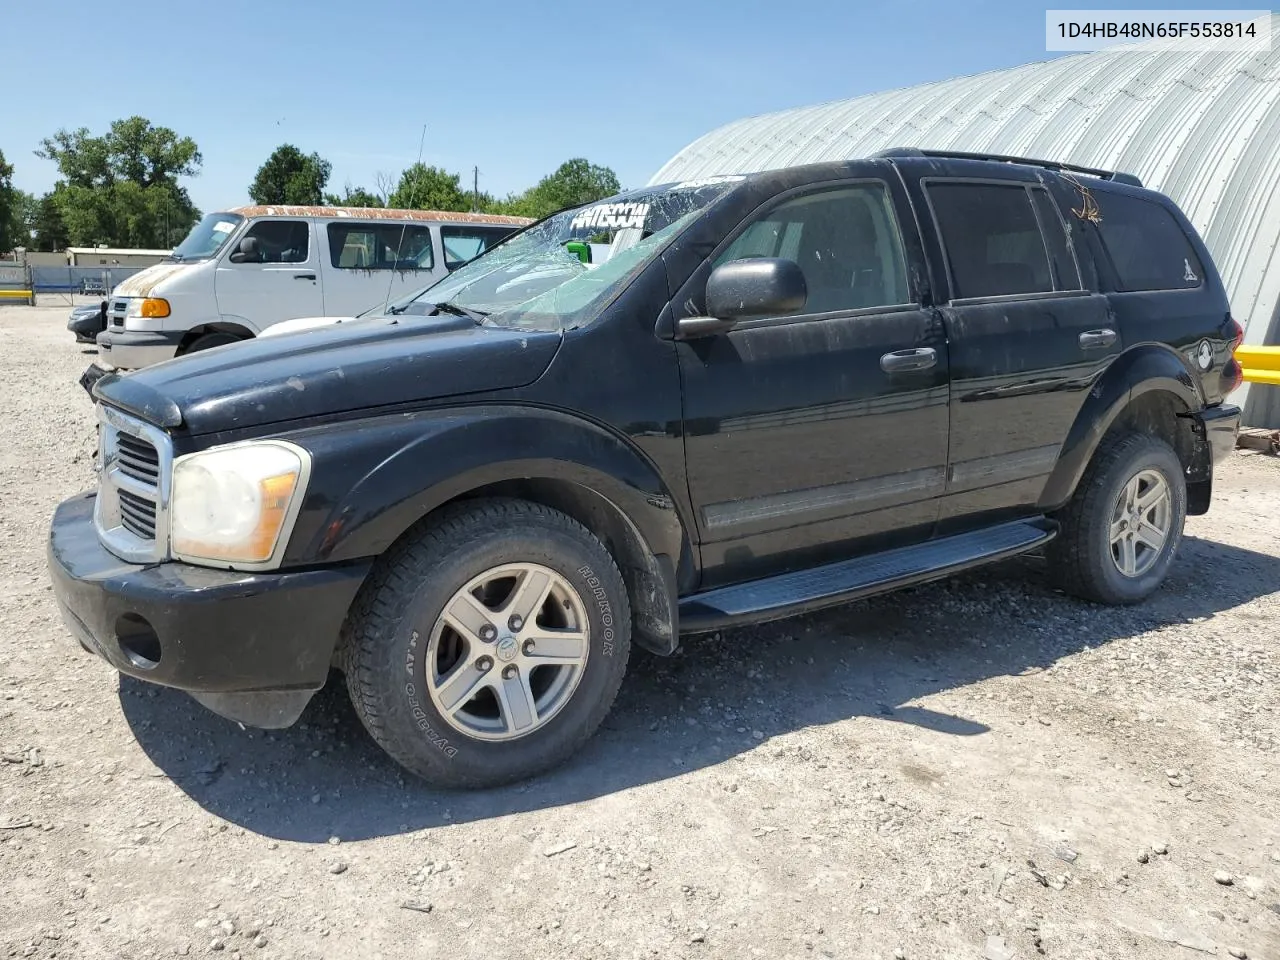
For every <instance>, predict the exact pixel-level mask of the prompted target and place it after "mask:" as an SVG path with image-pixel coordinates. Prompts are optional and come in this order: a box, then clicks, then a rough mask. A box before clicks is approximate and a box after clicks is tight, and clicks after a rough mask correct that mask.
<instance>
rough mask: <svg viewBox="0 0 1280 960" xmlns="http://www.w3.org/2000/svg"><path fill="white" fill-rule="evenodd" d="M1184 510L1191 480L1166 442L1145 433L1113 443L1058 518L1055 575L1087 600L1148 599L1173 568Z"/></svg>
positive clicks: (1053, 560) (1051, 554)
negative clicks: (1187, 478) (1184, 473)
mask: <svg viewBox="0 0 1280 960" xmlns="http://www.w3.org/2000/svg"><path fill="white" fill-rule="evenodd" d="M1186 515H1187V486H1186V478H1185V476H1184V475H1183V471H1182V464H1181V463H1180V462H1179V460H1178V456H1177V454H1176V453H1174V452H1173V448H1172V447H1170V446H1169V444H1167V443H1166V442H1165V441H1163V440H1161V439H1160V438H1159V437H1155V436H1151V435H1149V434H1140V433H1132V434H1125V435H1122V436H1119V437H1116V438H1114V439H1112V440H1108V441H1106V442H1105V443H1104V445H1103V446H1102V447H1101V448H1100V449H1099V450H1098V452H1097V453H1096V454H1095V455H1094V459H1093V462H1092V463H1090V465H1089V468H1088V470H1086V471H1085V475H1084V476H1083V477H1082V478H1081V480H1080V484H1079V486H1078V487H1077V488H1076V493H1075V496H1074V497H1073V498H1072V499H1071V501H1070V502H1069V503H1068V504H1067V506H1066V507H1065V508H1063V510H1062V511H1061V512H1060V514H1059V516H1058V518H1057V519H1058V520H1059V522H1060V523H1061V530H1060V532H1059V534H1058V537H1057V538H1056V539H1055V540H1054V541H1053V542H1052V543H1051V544H1050V546H1049V551H1048V552H1049V559H1050V563H1051V569H1052V571H1053V574H1054V576H1055V578H1056V579H1057V581H1058V582H1059V584H1060V585H1061V586H1062V588H1063V589H1064V590H1066V591H1067V592H1069V593H1073V594H1075V595H1076V596H1079V597H1083V598H1085V599H1087V600H1094V601H1096V602H1098V603H1106V604H1125V603H1136V602H1138V601H1141V600H1145V599H1146V598H1147V597H1149V596H1150V595H1151V594H1152V593H1154V592H1155V591H1156V590H1157V589H1158V588H1159V587H1160V585H1161V584H1162V583H1163V582H1164V579H1165V577H1166V576H1167V575H1168V573H1169V567H1170V566H1171V565H1172V564H1173V559H1174V556H1175V555H1176V553H1177V551H1178V545H1179V544H1180V543H1181V540H1182V528H1183V523H1184V522H1185V520H1186Z"/></svg>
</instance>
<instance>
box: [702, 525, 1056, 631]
mask: <svg viewBox="0 0 1280 960" xmlns="http://www.w3.org/2000/svg"><path fill="white" fill-rule="evenodd" d="M1057 532H1058V525H1057V524H1056V523H1054V522H1053V521H1052V520H1049V519H1046V518H1043V517H1042V518H1037V519H1035V520H1020V521H1018V522H1016V523H1005V524H1001V525H1000V526H997V527H987V528H986V529H983V530H975V531H973V532H971V533H962V534H958V535H956V536H952V537H944V538H942V539H940V540H929V541H926V542H925V543H920V544H916V545H914V546H910V547H898V548H897V549H895V550H886V551H885V552H883V553H873V554H871V555H869V556H864V557H856V558H854V559H852V560H841V561H839V562H837V563H828V564H825V565H824V566H821V567H814V568H812V569H809V570H797V571H796V572H794V573H784V574H781V575H780V576H776V577H768V578H766V579H764V580H753V581H751V582H750V583H740V584H735V585H733V586H729V587H717V588H715V589H714V590H708V591H706V592H705V593H695V594H693V595H692V596H689V597H685V598H684V599H683V600H681V601H680V632H681V633H682V634H691V633H706V632H708V631H710V630H721V629H724V628H726V627H735V626H739V625H742V624H747V623H762V622H764V621H767V620H779V619H782V618H783V617H792V616H795V615H796V614H800V613H808V612H810V611H813V610H821V609H822V608H823V607H831V606H835V605H837V604H841V603H847V602H849V601H850V600H859V599H861V598H862V597H869V596H871V595H872V594H876V593H886V592H888V591H890V590H896V589H898V588H899V587H906V586H911V585H912V584H917V583H925V582H927V581H929V580H938V579H941V578H942V577H947V576H950V575H951V574H953V573H959V572H960V571H961V570H966V569H968V568H969V567H976V566H979V565H981V564H984V563H991V562H992V561H994V560H1003V559H1004V558H1005V557H1012V556H1016V555H1017V554H1020V553H1026V552H1027V551H1028V550H1034V549H1035V548H1036V547H1039V546H1041V545H1042V544H1045V543H1048V542H1049V541H1050V540H1052V539H1053V538H1054V536H1056V535H1057Z"/></svg>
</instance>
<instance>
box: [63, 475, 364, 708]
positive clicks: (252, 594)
mask: <svg viewBox="0 0 1280 960" xmlns="http://www.w3.org/2000/svg"><path fill="white" fill-rule="evenodd" d="M93 503H94V494H91V493H90V494H81V495H80V496H78V497H73V498H72V499H70V500H67V501H65V502H63V503H62V504H60V505H59V506H58V508H57V510H56V511H55V513H54V516H53V523H52V526H51V528H50V531H49V544H48V563H49V572H50V575H51V577H52V580H53V589H54V595H55V597H56V598H57V601H58V609H59V612H60V613H61V614H62V618H63V620H64V621H65V622H66V624H67V626H68V627H69V628H70V630H71V632H72V633H73V634H74V635H75V637H76V639H77V640H78V641H79V642H80V645H81V646H82V647H84V648H85V650H87V651H88V652H90V653H93V654H95V655H97V656H99V657H101V658H102V659H104V660H106V661H107V662H108V663H109V664H111V665H112V666H113V667H115V668H116V670H118V671H120V672H121V673H124V674H128V675H129V676H131V677H136V678H138V679H140V680H147V681H150V682H152V683H158V684H162V685H163V686H167V687H176V688H178V689H180V690H185V691H187V692H188V693H190V694H191V695H192V696H194V697H195V698H196V700H198V701H200V702H201V703H202V704H204V705H205V706H206V707H208V708H209V709H211V710H213V711H214V712H216V713H219V714H222V715H223V716H225V717H228V718H230V719H232V720H237V721H239V722H241V723H244V724H248V725H251V726H260V727H285V726H288V725H289V724H291V723H293V722H294V721H295V720H296V719H297V718H298V715H299V714H301V713H302V710H303V708H304V707H305V706H306V705H307V702H308V701H309V700H310V699H311V696H312V694H313V693H315V691H316V690H318V689H320V687H322V686H323V685H324V682H325V679H326V677H327V676H328V672H329V665H330V662H331V660H332V657H333V651H334V647H335V646H336V644H337V639H338V631H339V629H340V627H341V625H342V621H343V620H344V618H345V617H346V615H347V610H348V608H349V607H350V606H351V602H352V600H354V599H355V595H356V591H357V590H359V588H360V584H361V583H363V582H364V578H365V575H366V574H367V573H368V571H369V564H368V563H357V564H346V565H341V566H333V567H325V568H321V569H315V570H305V571H290V572H282V573H237V572H234V571H229V570H212V569H208V568H205V567H196V566H191V565H189V564H183V563H161V564H153V565H151V566H139V565H136V564H130V563H125V562H124V561H123V560H120V559H119V558H117V557H116V556H114V555H113V554H111V553H108V552H107V550H106V549H105V548H104V547H103V546H102V544H101V543H100V542H99V541H98V535H97V531H96V529H95V528H94V524H93Z"/></svg>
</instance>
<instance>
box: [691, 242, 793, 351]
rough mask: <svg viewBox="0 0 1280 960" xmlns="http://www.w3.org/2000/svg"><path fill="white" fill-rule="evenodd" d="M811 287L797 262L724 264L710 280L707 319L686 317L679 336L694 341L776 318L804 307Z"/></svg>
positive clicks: (774, 259)
mask: <svg viewBox="0 0 1280 960" xmlns="http://www.w3.org/2000/svg"><path fill="white" fill-rule="evenodd" d="M808 299H809V288H808V287H807V286H806V284H805V281H804V273H803V271H801V269H800V266H799V264H797V263H796V262H795V261H794V260H784V259H782V258H780V257H752V258H750V259H747V260H733V261H731V262H729V263H723V264H721V265H720V266H718V267H716V268H715V269H714V270H713V271H711V276H710V277H708V278H707V313H708V314H709V316H705V317H683V318H682V319H680V320H679V321H678V322H677V324H676V337H677V338H678V339H681V340H692V339H695V338H698V337H709V336H714V335H716V334H718V333H725V332H727V331H729V330H732V329H733V328H734V326H735V325H736V324H737V323H738V321H739V320H747V319H751V318H754V317H775V316H779V315H780V314H786V313H795V312H796V311H797V310H801V309H803V308H804V305H805V301H807V300H808Z"/></svg>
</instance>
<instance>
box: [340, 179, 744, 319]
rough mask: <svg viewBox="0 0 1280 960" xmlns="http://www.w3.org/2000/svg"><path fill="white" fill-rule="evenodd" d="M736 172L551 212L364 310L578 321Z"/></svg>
mask: <svg viewBox="0 0 1280 960" xmlns="http://www.w3.org/2000/svg"><path fill="white" fill-rule="evenodd" d="M741 179H742V178H741V177H719V178H714V179H713V180H703V181H692V182H689V183H680V184H675V185H672V186H667V187H659V188H650V189H646V190H641V191H634V192H631V193H625V194H620V195H618V196H616V197H612V198H610V199H609V200H605V201H602V202H600V203H593V204H588V205H586V206H582V207H576V208H574V209H572V210H566V211H563V212H561V213H557V214H555V215H554V216H551V217H549V218H547V219H546V220H543V221H542V222H540V223H537V224H534V225H533V226H532V227H530V228H529V229H528V230H525V231H524V232H522V233H520V234H517V235H516V236H514V237H512V238H511V239H510V240H508V241H506V242H505V243H503V244H500V245H499V246H496V247H494V248H493V249H492V250H490V251H489V252H488V253H486V254H484V255H483V256H482V257H480V258H478V259H476V260H473V261H472V262H471V263H469V264H467V265H466V266H464V267H462V268H460V269H459V270H458V271H457V272H456V273H454V274H453V275H452V276H450V277H448V278H447V279H445V280H443V281H442V282H440V283H437V284H435V285H434V286H431V287H428V288H427V289H426V290H423V291H420V292H419V293H417V294H415V295H414V296H413V297H410V298H407V299H404V300H401V301H399V302H398V303H395V304H393V305H392V306H390V307H389V308H388V309H387V310H386V311H382V310H374V311H370V312H369V313H368V314H365V316H376V315H378V314H380V313H383V312H385V313H390V314H416V315H418V316H434V315H437V314H440V313H457V314H463V315H467V316H470V317H472V319H474V320H476V321H477V322H487V323H493V324H495V325H500V326H521V327H528V328H530V329H550V330H558V329H567V328H569V327H574V326H580V325H581V324H584V323H587V322H589V321H590V320H591V319H593V318H594V316H595V315H596V314H597V313H598V312H599V311H600V310H601V309H603V308H604V306H605V305H606V304H607V303H608V302H609V299H610V297H611V296H612V295H613V294H614V293H616V292H617V291H618V290H619V289H621V288H622V287H623V286H624V285H625V284H626V283H628V282H629V281H630V280H631V279H632V278H633V277H634V276H635V275H636V273H637V272H638V271H639V270H640V268H642V267H643V266H644V265H645V264H646V263H648V262H649V261H650V259H651V258H653V257H654V256H657V255H658V254H659V253H660V252H661V251H662V249H663V248H664V247H665V245H666V244H667V242H668V241H670V240H671V239H672V238H673V237H675V236H676V235H677V234H678V233H679V232H680V231H681V230H683V229H684V227H685V226H686V225H687V224H688V223H689V221H690V220H692V219H693V217H694V216H695V215H696V214H697V213H698V212H699V211H701V210H702V209H704V208H705V207H706V206H707V205H709V204H710V203H712V202H714V201H715V200H716V199H717V198H719V197H720V196H721V195H723V193H724V192H725V191H726V190H727V189H728V188H729V187H730V186H731V185H732V183H734V182H736V181H738V180H741Z"/></svg>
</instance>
